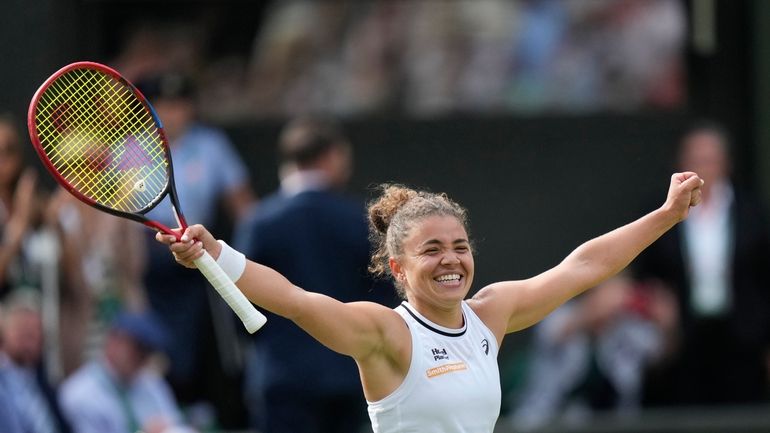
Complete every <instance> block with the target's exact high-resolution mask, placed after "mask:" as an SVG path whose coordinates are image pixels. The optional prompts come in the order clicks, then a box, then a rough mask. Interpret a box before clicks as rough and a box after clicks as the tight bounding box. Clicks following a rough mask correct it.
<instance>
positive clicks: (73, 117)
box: [27, 62, 267, 333]
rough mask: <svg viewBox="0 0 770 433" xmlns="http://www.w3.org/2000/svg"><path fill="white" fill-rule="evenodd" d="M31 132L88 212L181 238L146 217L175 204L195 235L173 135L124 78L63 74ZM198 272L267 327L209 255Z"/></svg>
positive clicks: (37, 111)
mask: <svg viewBox="0 0 770 433" xmlns="http://www.w3.org/2000/svg"><path fill="white" fill-rule="evenodd" d="M27 127H28V129H29V135H30V138H31V139H32V144H33V145H34V147H35V150H36V151H37V154H38V155H39V156H40V159H42V161H43V163H44V164H45V166H46V168H47V169H48V171H49V172H51V174H52V175H53V177H54V178H55V179H56V181H57V182H58V183H59V184H60V185H61V186H63V187H64V188H65V189H66V190H67V191H69V192H70V193H72V194H73V195H74V196H75V197H77V198H78V199H80V200H81V201H83V202H85V203H86V204H88V205H90V206H92V207H94V208H96V209H99V210H101V211H104V212H108V213H110V214H112V215H116V216H119V217H122V218H128V219H131V220H134V221H138V222H140V223H142V224H144V225H146V226H148V227H151V228H153V229H155V230H158V231H161V232H163V233H166V234H169V235H173V236H175V237H176V238H177V239H179V238H180V235H179V234H178V233H176V232H174V231H173V230H171V229H170V228H168V227H167V226H165V225H163V224H162V223H160V222H158V221H154V220H150V219H149V218H147V216H145V214H146V213H147V212H149V211H150V210H151V209H152V208H154V207H155V206H156V205H157V204H158V203H159V202H160V201H161V200H163V198H165V197H166V196H169V197H170V199H171V204H172V207H173V209H174V214H175V217H176V219H177V222H178V223H179V226H180V227H182V228H183V229H184V228H186V227H187V222H186V221H185V218H184V215H183V214H182V210H181V207H180V206H179V199H178V198H177V194H176V187H175V186H174V171H173V165H172V163H171V152H170V150H169V147H168V142H167V140H166V135H165V133H164V131H163V124H162V123H161V121H160V119H159V118H158V115H157V114H156V113H155V110H154V109H153V108H152V106H151V105H150V103H149V102H148V101H147V100H146V98H145V97H144V95H142V93H141V92H140V91H139V90H138V89H137V88H136V87H134V85H133V84H131V83H130V82H129V81H128V80H126V79H125V78H123V77H122V76H121V75H120V74H119V73H118V72H117V71H115V70H113V69H111V68H109V67H107V66H104V65H101V64H98V63H93V62H77V63H72V64H70V65H67V66H65V67H63V68H62V69H60V70H58V71H57V72H56V73H55V74H53V75H52V76H51V77H50V78H48V79H47V80H46V81H45V82H44V83H43V85H42V86H40V88H39V89H38V90H37V92H36V93H35V95H34V97H33V98H32V102H31V103H30V106H29V113H28V117H27ZM195 265H196V266H197V267H198V269H199V270H200V271H201V273H203V275H204V276H205V277H206V279H208V281H209V282H210V283H211V285H212V286H213V287H214V289H216V291H217V292H218V293H219V294H220V295H221V296H222V298H223V299H224V300H225V301H226V302H227V304H228V305H229V306H230V308H232V309H233V311H235V313H236V314H237V315H238V317H239V318H240V319H241V321H242V322H243V324H244V326H245V327H246V329H247V330H248V331H249V332H250V333H253V332H255V331H256V330H257V329H259V328H261V327H262V325H264V323H265V321H266V320H267V319H266V318H265V316H264V315H263V314H262V313H260V312H259V311H257V309H256V308H255V307H254V305H253V304H251V302H249V300H248V299H246V297H245V296H244V295H243V293H242V292H241V291H240V290H238V288H237V287H236V286H235V284H233V282H232V281H230V278H228V277H227V275H226V274H225V272H224V271H223V270H222V268H221V267H220V266H219V265H218V264H217V263H216V261H214V259H213V258H212V257H211V256H210V255H209V254H208V253H207V252H206V251H205V250H204V254H203V256H202V257H200V258H199V259H197V260H195Z"/></svg>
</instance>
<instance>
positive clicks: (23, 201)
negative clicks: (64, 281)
mask: <svg viewBox="0 0 770 433" xmlns="http://www.w3.org/2000/svg"><path fill="white" fill-rule="evenodd" d="M21 143H22V142H21V137H20V135H19V132H18V130H17V128H16V125H15V124H14V123H13V121H12V120H11V119H10V118H7V117H0V227H2V229H3V233H2V236H3V241H2V242H0V297H2V296H4V295H6V294H8V293H10V292H11V291H12V290H14V289H15V288H18V287H25V286H27V287H39V283H40V271H39V269H36V268H35V259H34V257H33V251H31V250H32V246H31V244H30V242H31V239H32V238H33V236H34V233H35V230H36V227H37V226H38V224H39V222H40V218H39V217H40V208H41V204H42V198H41V196H40V195H39V194H38V193H37V191H36V185H37V173H36V172H35V171H34V170H33V169H31V168H26V167H25V164H24V157H23V151H22V148H21Z"/></svg>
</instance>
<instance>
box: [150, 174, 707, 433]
mask: <svg viewBox="0 0 770 433" xmlns="http://www.w3.org/2000/svg"><path fill="white" fill-rule="evenodd" d="M702 184H703V181H702V180H701V179H700V178H699V177H698V176H697V175H696V174H695V173H692V172H685V173H676V174H674V175H673V176H672V177H671V182H670V185H669V191H668V196H667V198H666V201H665V203H664V204H663V205H662V206H661V207H660V208H658V209H657V210H655V211H653V212H650V213H648V214H647V215H645V216H643V217H641V218H639V219H637V220H636V221H634V222H631V223H629V224H627V225H625V226H622V227H620V228H618V229H615V230H613V231H611V232H609V233H607V234H604V235H602V236H599V237H597V238H595V239H592V240H590V241H588V242H585V243H584V244H582V245H580V246H579V247H578V248H576V249H575V250H574V251H573V252H572V253H571V254H570V255H568V256H567V257H566V258H565V259H564V260H563V261H562V262H561V263H559V264H558V265H556V266H555V267H553V268H551V269H549V270H547V271H545V272H543V273H541V274H539V275H537V276H535V277H532V278H529V279H526V280H520V281H502V282H498V283H494V284H491V285H489V286H487V287H484V288H482V289H481V290H480V291H479V292H478V293H476V294H475V295H474V296H473V297H472V298H470V299H465V298H466V296H467V295H468V293H469V291H470V288H471V283H472V281H473V274H474V261H473V250H472V247H471V241H470V239H469V236H468V229H467V224H468V218H467V213H466V211H465V209H463V208H462V207H461V206H460V205H459V204H457V203H455V202H454V201H452V200H451V199H449V198H448V197H447V196H446V195H445V194H434V193H429V192H424V191H415V190H412V189H409V188H406V187H402V186H393V185H387V186H385V187H384V188H383V190H382V193H381V195H380V197H379V198H378V199H376V200H375V201H373V202H372V203H371V204H370V206H369V222H370V228H371V230H370V232H371V236H372V239H373V240H374V241H375V242H376V245H377V246H378V249H377V251H376V252H375V254H374V256H373V257H372V265H371V271H373V272H375V273H376V274H379V275H385V274H390V275H391V276H392V277H393V278H394V280H395V281H396V283H397V286H398V290H399V291H400V294H401V297H402V298H403V299H404V302H402V304H401V305H400V306H398V307H396V308H395V309H390V308H387V307H385V306H383V305H380V304H375V303H371V302H351V303H342V302H340V301H337V300H336V299H333V298H330V297H328V296H325V295H322V294H319V293H312V292H308V291H305V290H303V289H301V288H299V287H297V286H295V285H294V284H292V283H291V282H290V281H288V280H287V279H286V278H285V277H284V276H283V275H281V274H279V273H278V272H276V271H274V270H273V269H270V268H268V267H266V266H263V265H260V264H257V263H255V262H252V261H248V260H245V259H240V261H239V263H237V266H238V267H239V268H240V269H242V270H243V272H242V273H239V274H238V275H240V276H239V277H238V278H237V281H235V283H236V285H237V286H238V288H239V289H240V290H241V291H243V293H244V294H245V295H246V296H247V297H248V298H249V299H250V300H251V301H252V302H254V303H255V304H257V305H259V306H261V307H263V308H265V309H267V310H270V311H272V312H274V313H276V314H278V315H281V316H283V317H286V318H288V319H290V320H292V321H293V322H294V323H296V324H297V325H298V326H299V327H300V328H302V329H303V330H305V331H306V332H307V333H309V334H310V335H311V336H313V337H314V338H316V339H317V340H318V341H320V342H321V343H323V344H324V345H326V346H327V347H329V348H330V349H332V350H334V351H337V352H339V353H342V354H345V355H349V356H351V357H352V358H353V359H354V360H355V361H356V363H357V364H358V369H359V372H360V376H361V383H362V385H363V390H364V395H365V397H366V400H367V403H368V405H369V417H370V419H371V422H372V428H373V430H374V432H375V433H391V432H401V433H403V432H411V433H417V432H419V433H470V432H473V433H491V432H492V431H493V430H494V426H495V422H496V421H497V417H498V415H499V412H500V400H501V390H500V375H499V371H498V366H497V354H498V349H499V347H500V344H501V343H502V341H503V338H504V337H505V335H506V334H508V333H511V332H514V331H517V330H520V329H523V328H526V327H528V326H530V325H532V324H534V323H536V322H538V321H539V320H541V319H543V318H544V317H545V316H546V315H547V314H548V313H550V312H551V311H553V310H554V309H555V308H556V307H558V306H559V305H561V304H563V303H564V302H566V301H567V300H568V299H570V298H572V297H574V296H576V295H578V294H580V293H581V292H583V291H585V290H587V289H588V288H590V287H594V286H596V285H598V284H599V283H600V282H602V281H604V280H606V279H608V278H610V277H611V276H613V275H615V274H617V273H618V272H620V271H621V270H622V269H623V268H625V267H626V266H627V265H628V264H629V263H630V262H631V260H633V259H634V258H635V257H636V256H637V255H638V254H639V253H640V252H641V251H642V250H643V249H645V248H646V247H647V246H649V245H650V244H651V243H652V242H654V241H655V240H656V239H658V237H660V236H661V235H662V234H663V233H665V232H666V231H668V230H669V229H670V228H671V227H673V226H674V225H675V224H677V223H678V222H679V221H681V220H683V219H684V218H686V217H687V214H688V211H689V208H690V206H695V205H697V204H698V203H699V202H700V196H701V192H700V188H701V185H702ZM157 239H158V241H160V242H162V243H165V244H167V245H169V246H170V249H171V251H172V253H173V254H174V256H175V257H176V260H177V261H178V262H179V263H180V264H182V265H184V266H187V267H193V266H194V264H193V260H195V259H196V258H197V257H199V256H200V255H201V254H202V253H203V251H202V250H203V249H205V250H206V251H208V252H209V253H210V254H211V255H212V256H213V257H219V259H218V261H223V260H224V261H226V260H228V259H227V257H237V256H238V255H236V254H232V253H227V252H226V253H225V254H222V251H223V249H225V250H227V249H230V247H229V246H227V244H224V243H222V242H221V241H219V242H217V240H216V239H215V238H214V237H213V236H212V235H211V233H209V232H208V231H207V230H206V229H205V228H204V227H203V226H200V225H196V226H191V227H189V228H187V230H185V232H184V234H183V236H182V238H181V241H177V240H176V238H175V237H174V236H169V235H163V234H158V235H157ZM226 265H227V266H228V267H232V266H235V265H236V263H229V264H226Z"/></svg>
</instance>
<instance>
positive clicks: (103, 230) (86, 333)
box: [47, 189, 147, 376]
mask: <svg viewBox="0 0 770 433" xmlns="http://www.w3.org/2000/svg"><path fill="white" fill-rule="evenodd" d="M47 212H48V219H49V222H50V224H51V226H52V227H54V228H55V230H56V233H57V234H58V242H59V250H60V257H59V269H60V273H61V278H60V281H59V310H60V318H59V329H60V332H59V338H60V341H61V344H60V350H61V364H62V365H61V367H62V374H63V376H67V375H69V374H70V373H72V372H73V371H74V370H75V369H77V368H78V367H80V365H81V364H82V363H83V361H84V360H86V359H89V358H90V357H91V355H93V354H94V352H95V351H98V350H100V347H101V339H102V338H103V336H104V333H105V332H106V329H107V327H108V326H109V323H110V322H111V321H112V319H113V318H114V317H115V315H116V314H117V312H118V311H120V310H121V309H124V308H125V309H130V310H135V311H138V310H141V309H143V308H144V307H145V306H146V303H147V300H146V293H145V289H144V286H143V284H142V281H141V278H142V269H143V266H144V259H145V250H144V249H145V244H144V242H143V238H142V236H141V230H144V228H143V226H142V225H140V224H137V223H135V222H133V221H128V220H125V219H122V218H117V217H115V216H113V215H109V214H106V213H104V212H101V211H98V210H96V209H93V208H92V207H90V206H87V205H86V204H84V203H82V202H80V201H79V200H77V199H76V198H75V197H74V196H72V195H71V194H70V193H69V192H67V191H65V190H64V189H59V190H58V191H57V192H56V193H55V194H54V195H53V197H52V199H51V201H50V203H49V206H48V210H47ZM116 246H117V248H116ZM118 251H119V252H120V257H119V258H118V256H117V255H116V253H117V252H118Z"/></svg>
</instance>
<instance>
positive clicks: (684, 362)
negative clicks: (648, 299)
mask: <svg viewBox="0 0 770 433" xmlns="http://www.w3.org/2000/svg"><path fill="white" fill-rule="evenodd" d="M728 145H729V140H728V135H727V133H726V132H725V131H724V129H722V127H721V126H719V125H716V124H711V123H702V124H698V125H696V126H695V127H693V128H692V129H691V130H689V131H688V132H687V134H685V135H684V136H683V138H682V140H681V147H680V154H679V165H680V168H681V169H684V170H692V171H695V172H697V173H698V174H699V175H700V176H701V178H702V179H704V180H705V184H704V185H703V187H702V191H703V202H702V203H701V206H699V207H698V208H697V209H693V210H692V211H691V214H690V216H689V217H688V219H687V220H686V221H685V222H684V223H683V224H680V225H679V226H677V227H675V228H674V229H673V230H671V231H670V232H669V233H667V234H666V235H664V236H663V237H662V238H660V239H659V240H658V241H657V242H655V243H654V244H653V245H652V246H650V248H648V249H647V251H645V252H644V253H643V254H642V255H640V256H639V258H638V259H637V260H636V262H635V264H634V267H635V269H636V271H637V272H638V275H639V276H640V277H642V278H647V279H654V280H657V281H659V282H662V283H664V284H665V285H667V286H669V287H670V288H671V289H672V290H673V292H674V294H675V297H676V299H677V300H678V303H679V308H678V311H679V314H678V316H679V320H678V326H676V327H675V328H674V329H676V331H675V334H673V335H671V341H672V343H673V346H672V347H673V350H672V351H671V355H670V356H669V357H668V358H667V359H665V360H663V361H662V362H661V363H660V364H659V365H658V366H657V368H655V369H653V370H651V371H650V372H649V376H648V379H647V382H648V383H647V385H648V386H647V392H646V394H647V403H648V404H650V405H656V404H689V405H692V404H695V405H702V404H740V403H756V402H759V401H761V400H763V399H765V398H766V397H767V391H768V353H770V352H768V350H769V348H770V235H769V234H768V228H769V227H770V226H768V221H767V219H766V217H765V214H764V211H763V209H762V207H761V206H760V205H759V204H758V202H757V201H756V200H755V199H754V198H752V197H751V196H750V195H749V194H748V193H747V192H746V191H743V190H741V189H739V188H738V187H737V186H736V185H735V184H734V183H733V182H732V181H731V179H730V168H731V167H730V159H729V149H728Z"/></svg>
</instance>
